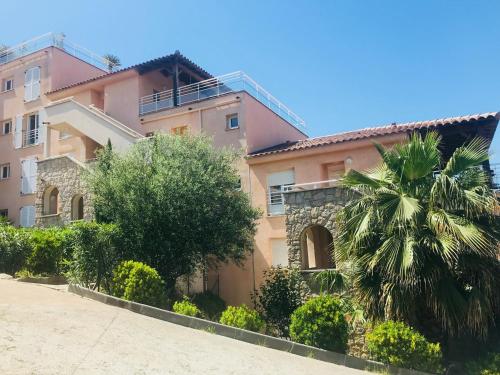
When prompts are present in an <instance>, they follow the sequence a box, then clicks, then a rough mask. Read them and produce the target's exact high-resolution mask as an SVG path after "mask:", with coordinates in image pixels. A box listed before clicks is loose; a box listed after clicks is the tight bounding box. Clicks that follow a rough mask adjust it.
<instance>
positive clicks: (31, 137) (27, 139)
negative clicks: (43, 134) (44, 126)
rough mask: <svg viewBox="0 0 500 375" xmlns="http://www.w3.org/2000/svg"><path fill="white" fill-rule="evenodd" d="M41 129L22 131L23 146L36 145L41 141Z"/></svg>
mask: <svg viewBox="0 0 500 375" xmlns="http://www.w3.org/2000/svg"><path fill="white" fill-rule="evenodd" d="M39 136H40V129H33V130H24V131H23V132H22V141H23V147H30V146H35V145H37V144H38V143H39Z"/></svg>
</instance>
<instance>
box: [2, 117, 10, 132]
mask: <svg viewBox="0 0 500 375" xmlns="http://www.w3.org/2000/svg"><path fill="white" fill-rule="evenodd" d="M7 124H8V125H9V131H8V132H5V127H6V125H7ZM10 133H12V120H4V121H2V135H8V134H10Z"/></svg>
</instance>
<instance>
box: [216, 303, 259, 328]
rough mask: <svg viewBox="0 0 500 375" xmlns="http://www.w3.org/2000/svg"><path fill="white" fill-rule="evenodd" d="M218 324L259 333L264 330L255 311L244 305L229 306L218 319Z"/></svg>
mask: <svg viewBox="0 0 500 375" xmlns="http://www.w3.org/2000/svg"><path fill="white" fill-rule="evenodd" d="M220 323H221V324H225V325H227V326H231V327H236V328H241V329H246V330H248V331H253V332H259V331H261V330H262V329H263V328H264V321H263V320H262V318H261V317H260V316H259V314H258V313H257V311H255V310H251V309H249V308H248V307H247V306H246V305H241V306H229V307H228V308H227V309H226V310H225V311H224V312H223V313H222V316H221V318H220Z"/></svg>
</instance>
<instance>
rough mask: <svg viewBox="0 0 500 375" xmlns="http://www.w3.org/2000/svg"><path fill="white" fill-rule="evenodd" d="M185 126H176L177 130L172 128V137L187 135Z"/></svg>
mask: <svg viewBox="0 0 500 375" xmlns="http://www.w3.org/2000/svg"><path fill="white" fill-rule="evenodd" d="M187 130H188V127H187V126H178V127H177V128H172V130H171V132H172V134H174V135H185V134H187Z"/></svg>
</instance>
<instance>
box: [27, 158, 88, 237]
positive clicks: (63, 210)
mask: <svg viewBox="0 0 500 375" xmlns="http://www.w3.org/2000/svg"><path fill="white" fill-rule="evenodd" d="M83 171H84V167H83V166H82V165H81V164H80V163H78V162H76V161H75V160H74V159H72V158H70V157H68V156H58V157H54V158H50V159H45V160H42V161H40V162H38V177H37V193H36V201H35V212H36V214H35V215H36V219H35V225H36V226H38V227H46V226H53V225H66V224H69V223H70V222H71V221H72V218H71V205H72V200H73V197H75V196H76V195H78V194H81V195H82V196H83V219H84V220H92V218H93V209H92V206H91V196H90V192H89V190H88V189H87V187H86V186H85V182H84V180H83V179H82V173H83ZM50 187H56V188H57V189H58V190H59V198H58V213H57V214H56V215H44V214H43V197H44V193H45V192H46V190H47V189H49V188H50Z"/></svg>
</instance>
